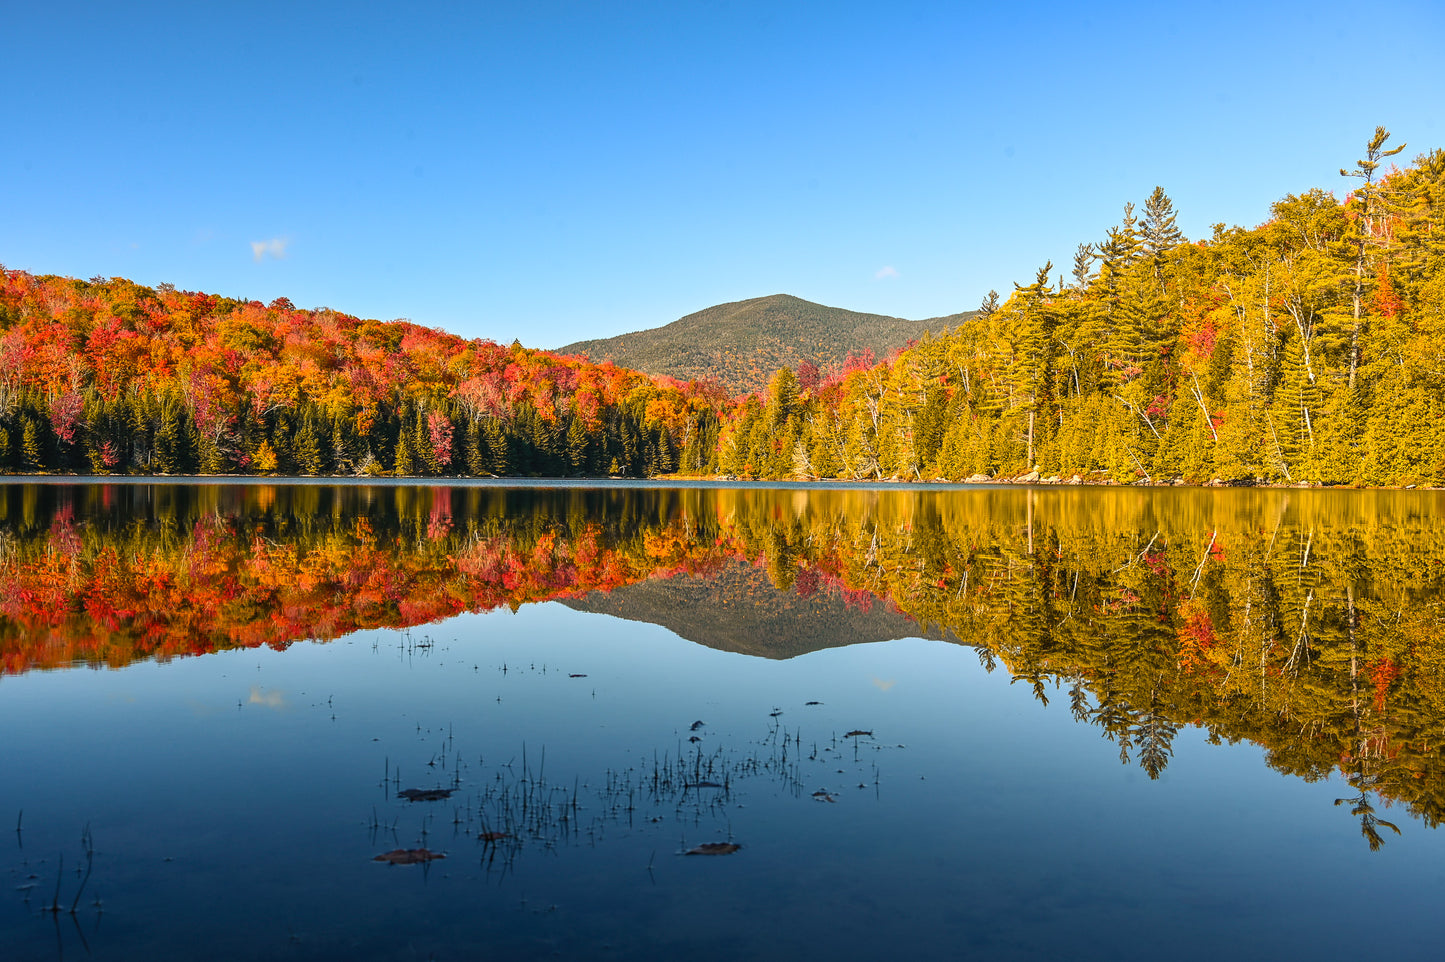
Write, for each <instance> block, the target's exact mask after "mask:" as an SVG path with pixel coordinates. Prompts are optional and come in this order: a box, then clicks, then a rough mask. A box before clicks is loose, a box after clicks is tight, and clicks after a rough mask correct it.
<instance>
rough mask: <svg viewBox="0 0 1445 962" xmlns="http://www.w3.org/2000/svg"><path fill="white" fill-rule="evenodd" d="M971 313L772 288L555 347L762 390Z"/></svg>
mask: <svg viewBox="0 0 1445 962" xmlns="http://www.w3.org/2000/svg"><path fill="white" fill-rule="evenodd" d="M974 313H976V312H966V313H963V314H950V315H948V316H946V317H933V318H928V319H926V320H922V321H910V320H905V319H904V318H901V317H887V316H885V315H882V314H859V313H857V312H856V311H846V310H843V309H842V308H840V307H825V306H823V305H822V304H814V303H812V302H811V301H805V300H803V299H802V298H800V297H792V296H790V295H788V294H774V295H772V296H771V297H755V298H752V299H751V300H746V301H734V302H733V303H731V304H719V305H717V306H716V307H709V308H707V309H706V310H702V311H698V312H697V313H696V314H689V315H688V316H686V317H684V318H681V319H680V320H676V321H673V322H672V323H671V324H668V325H666V326H664V327H656V328H652V329H650V330H646V331H636V332H634V333H631V334H622V335H619V336H617V337H608V338H600V339H597V340H591V341H578V342H576V343H574V344H568V345H567V346H566V347H562V348H559V349H558V351H557V353H559V354H586V355H587V356H588V357H589V358H591V359H592V360H593V361H595V362H601V361H606V360H611V361H612V362H613V363H615V364H617V365H618V366H619V367H626V368H631V369H633V370H637V371H643V372H646V373H648V374H652V375H664V374H666V375H671V376H672V377H675V378H677V379H678V380H680V381H690V380H694V379H705V378H715V379H716V380H717V381H718V382H719V383H721V384H722V385H723V386H724V387H726V388H727V389H728V391H730V392H731V393H734V394H740V393H744V394H745V393H750V392H753V391H760V390H762V389H763V388H764V387H765V386H766V385H767V383H768V379H769V378H770V377H772V375H773V372H774V371H776V370H777V369H778V368H781V367H790V368H797V367H798V366H799V365H800V364H802V363H804V362H809V363H812V364H814V365H816V366H817V367H818V368H820V369H822V370H823V371H824V372H826V371H828V370H829V369H830V368H839V367H842V365H843V363H844V361H846V360H847V358H848V356H849V355H850V354H852V355H854V356H855V357H857V356H869V352H871V356H872V357H876V358H877V359H879V360H881V359H882V358H884V357H885V356H887V355H888V354H890V353H891V352H893V351H894V350H896V349H898V348H901V347H903V346H904V345H905V344H907V343H908V341H910V340H916V339H917V338H919V337H921V336H922V335H923V332H924V331H932V332H933V333H934V334H939V333H942V332H943V331H944V330H947V329H952V328H954V327H957V326H958V325H959V324H961V323H963V322H964V321H966V320H968V319H969V318H971V317H972V316H973V315H974Z"/></svg>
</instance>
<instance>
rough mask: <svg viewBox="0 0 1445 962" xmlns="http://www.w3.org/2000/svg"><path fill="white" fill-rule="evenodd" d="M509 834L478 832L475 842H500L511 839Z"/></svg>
mask: <svg viewBox="0 0 1445 962" xmlns="http://www.w3.org/2000/svg"><path fill="white" fill-rule="evenodd" d="M511 837H512V833H511V832H478V833H477V840H478V841H480V842H500V841H501V840H502V839H504V838H511Z"/></svg>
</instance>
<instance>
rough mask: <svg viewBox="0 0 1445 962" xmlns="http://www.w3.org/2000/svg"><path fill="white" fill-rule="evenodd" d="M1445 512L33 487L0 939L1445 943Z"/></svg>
mask: <svg viewBox="0 0 1445 962" xmlns="http://www.w3.org/2000/svg"><path fill="white" fill-rule="evenodd" d="M1442 508H1445V503H1442V496H1441V494H1440V493H1436V492H1414V491H1409V492H1399V491H1394V492H1345V491H1278V490H1209V491H1199V490H1172V489H1118V488H1110V489H1088V488H1046V489H1033V490H1025V489H1019V488H1003V489H987V488H973V489H963V488H951V489H945V488H930V489H927V490H916V489H897V488H890V489H887V490H858V489H843V488H827V489H823V490H809V489H804V488H796V487H795V488H787V489H765V488H758V487H753V488H741V489H734V488H723V487H711V486H690V487H685V488H644V487H627V486H616V485H591V486H589V485H572V486H559V487H546V486H538V485H532V486H527V487H503V486H498V485H476V486H458V487H416V486H408V485H378V486H360V485H350V486H330V485H317V484H310V485H277V484H270V485H228V484H206V485H188V484H116V485H101V484H96V485H65V484H10V485H3V486H0V820H3V821H0V825H3V827H4V829H5V833H6V835H5V836H4V837H0V852H3V855H0V871H3V872H4V881H5V886H4V889H3V892H0V956H3V957H4V958H5V959H7V960H9V959H58V958H72V959H82V958H94V959H153V958H186V957H195V958H202V957H206V958H226V959H231V958H235V959H253V958H254V959H293V958H294V959H332V958H335V959H371V958H377V959H430V958H437V959H471V958H480V957H483V956H484V955H490V956H494V957H504V958H505V957H519V958H521V957H538V958H550V957H563V958H575V957H581V956H594V957H600V958H619V959H621V958H627V959H633V958H659V959H661V958H668V959H676V958H719V959H721V958H728V959H733V958H742V957H765V958H798V957H805V958H824V957H826V958H873V957H877V956H879V955H882V954H885V953H891V954H898V953H900V952H904V953H909V954H911V955H917V956H919V957H942V956H949V957H978V958H1022V959H1031V958H1038V959H1058V958H1100V959H1157V958H1199V959H1204V958H1210V959H1215V958H1223V957H1230V958H1261V959H1263V958H1279V957H1295V956H1299V957H1309V958H1313V959H1344V958H1358V957H1360V956H1361V955H1364V954H1368V955H1369V957H1373V958H1396V959H1405V958H1433V957H1436V956H1437V955H1438V952H1439V948H1440V945H1441V939H1442V936H1445V916H1442V914H1441V912H1440V910H1439V905H1440V900H1441V897H1442V895H1445V834H1442V832H1440V831H1439V830H1438V828H1437V826H1438V825H1439V822H1440V819H1441V817H1442V814H1445V764H1442V754H1441V748H1440V746H1441V744H1442V743H1445V640H1442V635H1445V632H1442V627H1445V600H1442V588H1445V534H1442V532H1441V531H1440V529H1439V524H1438V519H1439V518H1440V517H1441V509H1442ZM418 792H420V793H423V797H421V798H416V799H413V798H409V797H408V795H413V796H414V795H416V793H418ZM12 820H13V822H14V823H15V826H16V829H17V830H16V831H13V832H11V821H12ZM734 846H737V848H736V849H734V848H733V847H734ZM699 850H701V851H716V852H719V854H695V855H688V854H684V853H687V852H690V851H699ZM398 851H406V852H410V853H412V855H411V857H413V858H417V857H422V856H421V855H419V854H418V853H419V852H424V853H428V854H430V855H433V856H445V857H444V858H433V859H431V860H429V861H425V862H422V863H419V864H390V863H388V862H387V861H377V860H376V859H377V857H378V856H386V855H387V854H388V853H396V852H398ZM391 857H392V858H394V859H399V858H402V856H398V855H395V854H393V855H392V856H391Z"/></svg>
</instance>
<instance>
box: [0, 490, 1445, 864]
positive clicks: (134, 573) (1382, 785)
mask: <svg viewBox="0 0 1445 962" xmlns="http://www.w3.org/2000/svg"><path fill="white" fill-rule="evenodd" d="M1439 504H1440V502H1439V497H1438V495H1436V494H1435V493H1433V492H1380V491H1370V492H1347V491H1338V492H1335V491H1330V492H1322V491H1274V490H1226V491H1184V490H1157V489H1153V490H1121V489H1105V490H1094V489H1044V490H1039V491H1032V490H1030V491H1025V490H1019V489H1006V490H995V489H973V490H966V491H957V490H954V491H943V490H939V491H913V490H909V491H865V490H848V489H827V490H821V491H811V492H800V491H767V490H758V489H745V490H725V489H708V488H689V489H620V488H587V487H582V488H570V489H505V488H477V487H467V488H447V487H437V488H416V487H403V486H389V487H375V488H371V487H350V486H345V487H325V486H300V487H289V486H282V485H278V486H269V485H251V486H237V487H223V486H197V487H190V486H184V485H157V486H146V485H91V486H81V485H77V486H33V485H10V486H5V487H0V658H3V670H4V672H6V673H11V674H13V673H18V672H24V671H27V670H30V669H33V668H57V667H63V666H69V665H71V664H76V663H89V664H97V665H111V666H119V665H124V664H127V663H129V662H132V661H134V660H137V659H142V658H158V659H165V658H170V657H174V656H177V655H190V654H199V653H204V652H209V651H215V650H219V649H225V648H232V647H241V646H257V645H270V646H273V647H284V646H285V645H287V644H288V643H290V642H292V641H296V640H300V639H307V638H334V637H338V636H340V635H343V634H346V633H348V632H352V631H355V630H358V629H361V628H368V627H380V626H389V627H402V626H408V625H416V624H421V623H425V622H430V621H434V620H437V619H440V618H444V617H448V616H451V615H454V614H457V613H459V612H463V611H484V610H490V609H494V608H497V607H500V606H504V605H505V606H508V607H511V608H513V609H516V608H517V607H518V606H520V605H523V604H527V603H530V602H538V601H547V600H566V601H568V603H569V604H571V605H573V606H574V607H582V608H589V609H591V610H612V611H613V613H617V614H622V615H623V616H625V617H630V618H635V619H640V620H650V621H656V622H658V623H664V624H669V626H670V627H674V628H675V630H677V631H678V632H679V633H681V634H684V635H685V636H687V635H688V632H689V631H690V630H694V629H695V631H696V632H697V633H698V634H699V638H698V640H702V641H705V642H706V643H708V644H711V645H714V646H718V647H735V648H737V649H738V650H746V651H748V653H750V654H771V655H773V656H774V657H777V656H790V655H794V654H798V653H801V652H802V651H806V650H810V649H811V648H816V647H823V646H825V645H829V644H834V645H836V644H844V643H848V641H849V640H853V639H854V638H855V636H854V635H850V632H855V633H856V632H858V631H860V630H862V629H860V628H858V625H859V624H862V623H864V621H865V620H866V619H867V618H868V617H871V616H875V615H876V616H877V617H880V618H883V619H885V620H884V621H878V622H869V623H868V624H869V625H870V626H871V627H869V628H868V629H867V632H872V633H873V635H872V637H886V636H890V635H896V634H898V633H899V632H898V630H897V625H896V623H899V622H901V621H902V617H901V616H906V618H907V619H911V622H912V623H911V628H912V630H911V631H908V632H907V633H911V634H926V635H928V636H931V637H946V638H949V639H950V640H953V641H957V642H962V643H963V644H965V645H969V646H972V647H974V648H976V649H977V651H978V654H979V658H980V660H981V662H982V663H983V664H984V666H985V667H986V668H988V669H989V670H992V669H993V668H994V667H995V666H998V665H1002V666H1003V667H1004V668H1005V669H1006V670H1007V671H1008V672H1009V673H1010V675H1011V676H1012V678H1013V680H1014V681H1015V682H1017V683H1020V684H1023V685H1027V686H1029V687H1030V688H1031V689H1032V690H1033V692H1034V696H1035V697H1036V698H1037V699H1038V700H1039V701H1041V702H1045V703H1047V702H1049V701H1051V700H1053V699H1057V698H1060V697H1067V699H1068V704H1069V707H1070V710H1071V711H1072V713H1073V715H1074V717H1075V718H1077V719H1078V720H1079V721H1080V722H1085V723H1088V724H1091V725H1094V726H1097V727H1098V728H1099V729H1100V730H1101V732H1102V733H1103V735H1104V736H1105V737H1107V738H1108V739H1110V740H1111V741H1113V742H1114V743H1115V744H1116V745H1117V746H1118V749H1119V757H1120V759H1121V761H1123V762H1125V763H1129V764H1138V765H1139V766H1141V767H1142V768H1143V770H1144V771H1146V772H1147V773H1148V775H1149V776H1150V777H1151V778H1152V777H1158V775H1159V774H1160V772H1161V771H1163V769H1164V768H1165V767H1166V766H1167V764H1168V763H1169V759H1170V757H1171V754H1172V743H1173V740H1174V738H1175V735H1176V733H1177V732H1178V731H1179V729H1180V728H1181V726H1188V725H1197V726H1201V727H1203V728H1205V729H1206V730H1207V731H1208V732H1209V733H1210V737H1211V738H1212V739H1214V740H1228V741H1236V740H1240V739H1248V740H1250V741H1253V742H1255V743H1258V744H1259V745H1261V746H1263V748H1264V749H1265V751H1266V757H1267V760H1268V763H1269V764H1270V765H1271V766H1272V767H1274V768H1276V769H1278V770H1280V771H1284V772H1288V773H1291V774H1294V775H1298V776H1300V777H1302V778H1304V779H1306V780H1317V779H1321V778H1324V777H1326V776H1327V775H1329V774H1330V773H1331V772H1332V771H1336V770H1338V771H1339V772H1340V773H1341V774H1342V775H1343V776H1344V778H1345V779H1346V780H1347V781H1348V782H1349V784H1350V785H1351V786H1352V791H1353V792H1354V794H1353V795H1352V796H1351V797H1349V798H1344V799H1341V800H1340V802H1339V804H1341V805H1342V806H1348V807H1349V808H1350V809H1351V810H1352V811H1353V812H1354V814H1355V815H1356V816H1357V817H1358V818H1359V819H1360V825H1361V830H1362V832H1363V834H1364V836H1365V838H1366V839H1367V840H1368V842H1369V844H1370V846H1371V847H1372V848H1375V847H1378V846H1379V844H1380V841H1381V830H1382V829H1384V830H1385V831H1389V830H1390V829H1391V828H1393V827H1394V826H1393V825H1392V824H1391V823H1390V822H1388V821H1385V820H1384V819H1383V818H1381V817H1380V815H1379V813H1378V812H1377V811H1376V804H1377V800H1378V799H1384V800H1386V801H1389V802H1391V803H1395V802H1399V803H1404V804H1405V805H1406V806H1407V807H1408V809H1409V810H1410V812H1411V813H1413V814H1414V815H1415V816H1417V817H1419V818H1421V819H1422V820H1423V821H1425V822H1426V823H1427V824H1429V825H1431V826H1434V825H1436V824H1438V822H1439V820H1440V818H1441V816H1442V813H1445V797H1442V792H1445V777H1442V776H1445V771H1442V765H1441V761H1440V752H1439V749H1438V739H1437V737H1436V735H1437V733H1438V731H1439V729H1440V725H1441V722H1442V719H1445V646H1442V643H1441V641H1440V639H1439V626H1440V624H1441V622H1442V618H1445V603H1442V600H1441V599H1442V590H1441V589H1442V587H1445V585H1442V577H1445V576H1442V562H1445V539H1442V537H1441V535H1440V534H1439V533H1438V532H1437V531H1436V530H1435V527H1434V524H1433V520H1434V518H1435V517H1436V516H1437V511H1436V509H1437V508H1438V507H1439ZM740 571H741V572H744V574H739V572H740ZM596 592H610V593H611V594H595V593H596ZM684 612H702V613H703V614H702V616H700V618H699V621H700V622H706V623H707V626H711V627H707V626H704V625H702V624H698V625H694V626H693V628H691V629H690V628H689V627H688V624H687V623H686V622H685V619H684V615H683V614H682V613H684ZM669 619H671V621H670V620H669ZM680 619H682V620H680ZM759 619H766V626H767V627H766V631H762V630H758V629H757V626H758V625H761V624H762V623H763V622H761V621H759ZM886 619H893V622H892V623H890V622H887V621H886ZM673 622H676V624H675V625H674V624H673ZM729 623H732V624H734V625H745V626H749V627H748V628H747V630H746V631H742V632H739V633H735V634H734V635H729V633H728V631H727V630H726V628H727V626H728V625H729ZM867 632H864V633H865V634H866V633H867ZM738 635H747V636H748V640H747V641H746V642H743V641H739V640H737V638H738ZM730 638H731V639H733V640H729V639H730ZM830 638H831V639H833V640H828V639H830ZM856 638H857V640H861V638H862V636H856ZM875 684H878V685H879V686H880V687H881V686H886V685H887V684H889V682H888V681H887V680H878V681H876V682H875ZM272 699H275V702H274V706H275V707H279V706H280V704H281V696H280V694H279V693H275V692H267V691H261V690H259V689H258V690H254V691H253V692H252V700H253V701H259V702H261V703H265V704H273V702H272Z"/></svg>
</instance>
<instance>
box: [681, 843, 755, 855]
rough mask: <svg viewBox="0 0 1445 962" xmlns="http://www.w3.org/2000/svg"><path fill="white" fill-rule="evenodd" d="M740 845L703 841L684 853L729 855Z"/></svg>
mask: <svg viewBox="0 0 1445 962" xmlns="http://www.w3.org/2000/svg"><path fill="white" fill-rule="evenodd" d="M740 848H742V846H741V845H734V844H733V843H732V842H703V843H702V844H701V845H699V846H698V847H697V848H690V849H688V850H687V851H686V852H684V853H683V854H684V855H731V854H732V853H734V852H736V851H737V850H738V849H740Z"/></svg>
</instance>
